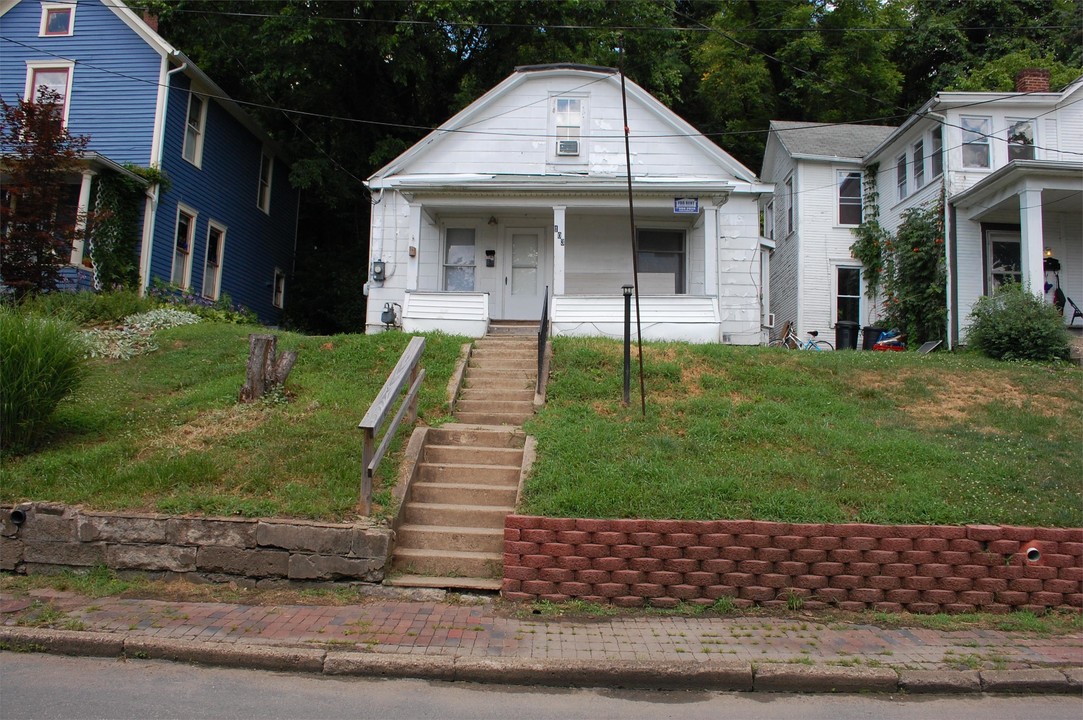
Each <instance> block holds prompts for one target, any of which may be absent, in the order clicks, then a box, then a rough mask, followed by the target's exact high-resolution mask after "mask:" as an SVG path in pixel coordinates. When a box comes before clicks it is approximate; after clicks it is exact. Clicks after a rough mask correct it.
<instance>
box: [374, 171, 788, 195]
mask: <svg viewBox="0 0 1083 720" xmlns="http://www.w3.org/2000/svg"><path fill="white" fill-rule="evenodd" d="M369 187H370V188H371V189H373V190H382V189H396V190H404V191H415V192H442V193H449V192H452V193H453V192H487V193H516V194H524V193H525V194H535V193H536V194H542V195H551V194H555V193H567V192H569V191H574V192H577V193H591V192H595V193H604V194H610V193H621V192H627V189H628V179H627V177H625V176H624V175H605V176H599V175H583V174H546V175H503V174H499V173H476V174H458V173H457V174H439V175H437V174H418V175H393V176H390V177H384V178H380V179H379V180H376V179H373V180H371V181H370V183H369ZM773 188H774V186H773V185H771V184H770V183H761V182H755V183H749V182H740V181H733V180H728V179H725V178H717V177H714V178H710V177H695V176H646V175H640V176H638V177H633V178H632V190H633V192H639V193H650V192H659V193H665V194H672V193H674V192H683V193H691V194H720V193H731V192H749V193H769V192H772V190H773Z"/></svg>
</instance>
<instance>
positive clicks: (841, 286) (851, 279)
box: [833, 265, 861, 323]
mask: <svg viewBox="0 0 1083 720" xmlns="http://www.w3.org/2000/svg"><path fill="white" fill-rule="evenodd" d="M834 280H835V307H834V318H833V321H834V322H835V323H839V322H855V323H860V322H861V268H860V267H858V266H856V265H855V266H848V265H837V266H836V267H835V278H834Z"/></svg>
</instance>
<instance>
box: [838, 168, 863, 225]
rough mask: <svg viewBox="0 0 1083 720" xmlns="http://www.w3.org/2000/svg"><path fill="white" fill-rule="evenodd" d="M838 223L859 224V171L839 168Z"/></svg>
mask: <svg viewBox="0 0 1083 720" xmlns="http://www.w3.org/2000/svg"><path fill="white" fill-rule="evenodd" d="M835 176H836V178H837V179H838V188H839V225H860V224H861V172H860V171H858V170H839V171H838V172H837V173H836V175H835Z"/></svg>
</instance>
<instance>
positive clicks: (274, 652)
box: [0, 627, 1083, 694]
mask: <svg viewBox="0 0 1083 720" xmlns="http://www.w3.org/2000/svg"><path fill="white" fill-rule="evenodd" d="M0 650H8V651H12V652H44V653H52V654H59V655H82V656H90V657H122V656H126V657H129V658H139V659H143V658H146V659H157V660H170V661H174V662H190V663H198V664H201V665H209V666H218V667H232V668H248V669H258V670H274V671H286V672H304V673H311V674H322V675H338V676H362V677H385V678H416V679H423V680H442V681H447V682H455V681H457V682H476V683H503V684H510V685H544V686H552V687H603V688H627V689H639V690H716V691H730V692H760V693H783V692H790V693H796V692H802V693H860V692H866V693H898V692H900V691H901V692H907V693H914V694H918V693H921V694H929V693H940V694H973V693H1018V694H1054V693H1055V694H1065V693H1068V694H1078V693H1080V692H1081V691H1083V667H1068V668H1042V669H1020V670H982V671H976V670H969V671H951V670H945V671H941V670H907V669H899V670H895V669H893V668H868V667H840V666H834V665H820V666H814V665H804V664H800V663H769V664H767V663H764V664H759V665H753V664H751V663H741V662H721V661H707V662H672V661H669V662H648V661H642V660H637V661H636V660H634V661H612V660H537V659H531V658H481V657H477V658H476V657H453V656H450V655H406V654H402V655H398V654H388V653H374V652H357V651H327V650H323V649H317V648H297V647H283V646H275V645H254V644H236V643H223V642H208V641H192V640H176V639H169V638H147V637H141V636H140V637H134V636H133V637H128V636H124V635H119V634H112V633H100V632H83V631H73V630H52V629H43V628H25V627H0Z"/></svg>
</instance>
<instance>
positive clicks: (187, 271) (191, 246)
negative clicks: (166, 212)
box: [169, 203, 199, 290]
mask: <svg viewBox="0 0 1083 720" xmlns="http://www.w3.org/2000/svg"><path fill="white" fill-rule="evenodd" d="M181 213H184V214H185V215H187V216H188V217H190V218H192V224H191V227H189V228H188V260H187V261H186V262H185V264H184V265H185V267H184V276H183V282H182V284H181V286H180V287H181V288H182V289H184V290H188V289H190V288H191V287H192V256H193V255H194V254H195V241H196V224H197V223H198V222H199V212H198V211H197V210H196V209H195V208H192V207H189V206H188V205H185V204H184V203H177V214H176V216H175V217H174V218H173V233H172V235H171V237H172V242H171V244H170V247H169V255H170V263H169V281H170V282H173V276H174V275H175V274H176V273H175V272H174V271H175V270H176V269H177V268H176V264H177V224H178V223H180V216H181Z"/></svg>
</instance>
